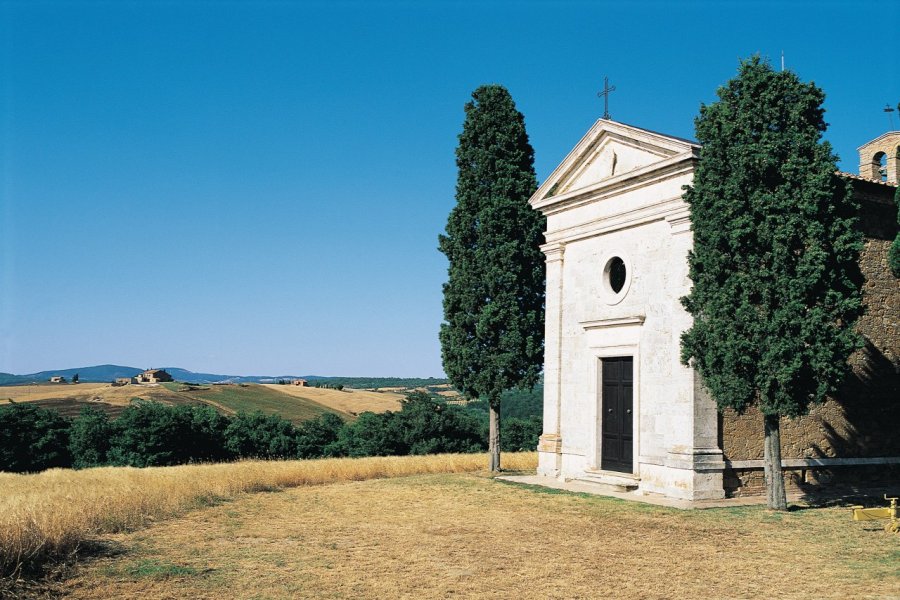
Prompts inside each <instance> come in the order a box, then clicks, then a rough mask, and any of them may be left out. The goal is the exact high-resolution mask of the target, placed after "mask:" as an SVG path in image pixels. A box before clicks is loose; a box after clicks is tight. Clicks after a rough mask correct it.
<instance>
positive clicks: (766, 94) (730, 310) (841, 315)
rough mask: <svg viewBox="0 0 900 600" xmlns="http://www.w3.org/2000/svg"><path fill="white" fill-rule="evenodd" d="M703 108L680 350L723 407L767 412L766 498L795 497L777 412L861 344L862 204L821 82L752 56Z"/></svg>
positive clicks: (823, 389)
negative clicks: (834, 134) (830, 138)
mask: <svg viewBox="0 0 900 600" xmlns="http://www.w3.org/2000/svg"><path fill="white" fill-rule="evenodd" d="M717 95H718V98H719V99H718V101H716V102H714V103H712V104H710V105H708V106H701V108H700V115H699V117H698V118H697V119H696V121H695V124H696V130H697V139H698V140H699V141H700V142H701V143H702V145H703V147H702V150H701V153H700V157H701V160H700V163H699V165H698V167H697V170H696V173H695V176H694V181H693V186H688V187H687V188H686V194H685V200H686V201H687V203H688V204H689V205H690V208H691V220H692V228H693V232H694V249H693V251H692V252H691V253H690V255H689V263H690V277H691V280H692V281H693V284H694V285H693V289H692V290H691V293H690V295H688V296H687V297H685V298H683V299H682V302H683V303H684V306H685V308H686V309H687V310H688V312H689V313H690V314H691V315H693V317H694V321H693V325H692V327H691V329H690V330H688V331H687V332H685V333H684V335H683V336H682V360H683V361H684V362H685V363H686V364H687V363H688V361H691V362H692V363H693V365H694V367H695V368H696V369H697V370H698V371H699V373H700V375H701V376H702V378H703V382H704V383H705V385H706V387H707V388H708V390H709V391H710V392H711V394H712V396H713V398H715V400H716V403H717V404H718V407H719V409H720V410H723V409H725V408H727V407H730V408H733V409H736V410H738V411H743V410H745V409H746V408H747V407H748V406H750V405H751V404H754V403H755V404H757V405H758V406H759V408H760V410H761V412H762V414H763V415H764V433H765V467H766V483H767V489H768V504H769V507H770V508H773V509H782V510H783V509H785V508H786V500H785V493H784V482H783V480H782V472H781V443H780V428H779V417H781V416H786V417H796V416H799V415H803V414H805V413H806V412H807V411H808V410H809V407H810V405H811V404H814V403H819V402H822V401H823V400H824V399H825V397H826V395H827V394H829V393H831V392H833V391H834V390H835V388H836V387H837V385H838V384H839V383H840V381H841V380H842V378H843V377H844V376H845V375H846V373H847V370H848V368H849V367H848V365H847V359H848V357H849V356H850V354H851V353H852V352H853V351H854V350H855V349H856V348H857V347H859V345H860V337H859V336H858V335H857V334H856V333H855V332H854V329H853V326H854V323H855V322H856V320H857V318H858V316H859V315H860V313H861V306H862V304H861V292H860V282H861V276H860V275H859V267H858V258H859V251H860V249H861V246H862V239H861V234H860V233H859V231H858V229H857V228H856V224H857V218H858V210H859V207H858V205H857V204H856V203H855V201H854V200H853V196H852V194H851V191H850V188H849V185H848V184H847V183H846V182H843V181H841V180H839V179H838V178H837V177H836V176H835V175H834V173H835V170H836V157H835V156H834V154H833V153H832V151H831V147H830V146H829V144H828V143H827V142H823V141H822V139H821V138H822V133H823V132H824V131H825V128H826V123H825V121H824V120H823V112H824V111H823V109H822V102H823V100H824V93H823V92H822V90H820V89H819V88H818V87H816V86H815V85H814V84H812V83H808V84H807V83H803V82H801V81H800V80H799V78H798V77H797V75H796V74H795V73H793V72H792V71H781V72H776V71H774V70H773V69H772V67H771V65H769V64H768V62H765V61H762V60H760V58H759V57H758V56H757V57H753V58H751V59H749V60H746V61H742V62H741V64H740V68H739V69H738V75H737V77H735V78H734V79H732V80H731V81H729V82H728V83H727V84H726V85H725V86H723V87H721V88H719V90H718V92H717Z"/></svg>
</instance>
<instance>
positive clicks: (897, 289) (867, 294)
mask: <svg viewBox="0 0 900 600" xmlns="http://www.w3.org/2000/svg"><path fill="white" fill-rule="evenodd" d="M852 183H853V188H854V192H855V193H856V195H857V197H858V198H859V199H860V200H861V204H862V218H861V220H860V221H861V222H860V226H861V229H862V231H863V235H864V238H865V246H864V248H863V251H862V253H861V255H860V270H861V271H862V275H863V277H864V284H863V300H864V303H865V307H866V312H865V314H864V315H863V316H862V317H861V318H860V320H859V322H858V330H859V332H860V333H861V334H862V335H863V337H864V340H865V347H863V348H862V349H860V350H859V351H857V352H856V353H855V354H854V355H853V356H852V357H851V359H850V364H851V366H852V368H853V372H852V374H851V376H850V377H849V378H848V379H847V381H846V382H844V384H843V385H842V387H841V389H840V390H839V392H838V393H837V394H835V398H831V399H828V400H827V401H826V402H825V403H824V404H822V405H820V406H817V407H814V408H813V409H812V410H811V411H810V413H809V414H808V415H806V416H803V417H799V418H797V419H782V421H781V443H782V459H783V460H786V461H787V462H788V463H789V466H788V467H786V469H785V482H786V484H787V486H788V488H789V489H798V488H799V489H807V488H808V486H810V485H817V484H824V483H868V482H872V483H875V482H878V481H885V480H887V481H894V482H897V481H898V475H900V468H898V465H894V466H889V465H878V464H875V465H829V466H826V467H819V466H809V465H796V464H795V466H790V459H815V458H826V459H832V458H838V459H852V458H867V459H870V458H880V457H900V430H898V429H900V419H898V418H897V417H898V412H900V280H898V279H896V278H895V277H894V276H893V274H892V273H891V271H890V268H889V267H888V261H887V257H888V249H889V248H890V245H891V242H892V241H893V239H894V236H895V235H896V233H897V220H896V214H897V213H896V210H897V209H896V208H895V206H894V203H893V194H894V188H893V187H891V186H886V185H883V184H877V183H870V182H865V181H860V180H852ZM719 446H720V448H722V451H723V453H724V455H725V460H726V461H728V464H731V465H732V466H731V467H730V468H728V469H726V472H725V474H724V486H725V489H726V492H727V493H728V494H729V495H748V494H755V493H761V492H762V490H763V489H764V488H765V481H764V479H763V472H762V466H761V465H756V464H753V465H752V466H751V465H747V463H748V462H749V461H761V460H762V458H763V419H762V415H761V413H760V412H759V410H758V409H757V408H755V407H753V408H751V409H749V410H747V411H746V412H745V413H744V414H742V415H738V414H737V413H735V412H734V411H731V410H729V411H726V412H725V413H723V414H721V415H720V416H719ZM794 462H795V463H797V462H799V461H794ZM807 462H808V461H807Z"/></svg>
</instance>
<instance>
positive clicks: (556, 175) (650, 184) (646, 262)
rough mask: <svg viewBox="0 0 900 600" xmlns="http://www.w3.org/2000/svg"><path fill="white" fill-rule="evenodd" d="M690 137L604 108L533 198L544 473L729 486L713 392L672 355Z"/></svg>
mask: <svg viewBox="0 0 900 600" xmlns="http://www.w3.org/2000/svg"><path fill="white" fill-rule="evenodd" d="M699 150H700V148H699V146H698V145H697V144H696V143H694V142H691V141H688V140H683V139H679V138H675V137H671V136H667V135H662V134H659V133H655V132H652V131H647V130H644V129H639V128H637V127H632V126H629V125H625V124H622V123H617V122H615V121H611V120H608V119H600V120H598V121H597V122H596V123H595V124H594V126H593V127H592V128H591V129H590V131H588V132H587V134H586V135H585V136H584V137H583V138H582V140H581V141H580V142H579V143H578V145H577V146H575V149H574V150H572V152H571V153H569V155H568V156H567V157H566V158H565V160H564V161H563V162H562V164H560V165H559V167H557V168H556V170H555V171H553V173H552V174H551V175H550V177H549V178H548V179H547V180H546V181H545V182H544V184H543V185H542V186H541V187H540V189H538V191H537V192H536V193H535V194H534V196H532V198H531V200H530V204H531V206H532V207H533V208H535V209H537V210H539V211H541V212H542V213H543V214H544V215H545V216H546V217H547V232H546V244H545V245H544V246H543V250H544V252H545V254H546V257H547V296H546V340H545V353H546V358H545V367H544V434H543V435H542V436H541V438H540V443H539V446H538V452H539V466H538V473H539V474H540V475H545V476H550V477H556V478H560V479H578V480H583V481H593V482H597V483H600V484H605V485H609V486H614V487H615V488H618V489H626V490H637V491H638V492H655V493H661V494H664V495H667V496H670V497H675V498H684V499H688V500H701V499H713V498H721V497H723V496H724V490H723V485H722V471H723V468H724V461H723V457H722V451H721V450H720V449H719V446H718V444H717V438H716V436H717V413H716V408H715V404H714V403H713V401H712V400H711V399H710V398H708V397H707V396H706V395H705V394H704V392H703V390H702V388H701V386H700V383H699V375H696V374H695V373H694V371H693V370H692V369H691V368H689V367H685V366H684V365H682V364H681V362H680V336H681V333H682V332H683V331H685V330H686V329H687V328H688V327H690V324H691V317H690V315H689V314H688V313H687V312H686V311H685V310H684V308H683V307H682V306H681V303H680V302H679V298H680V297H682V296H684V295H686V294H687V293H688V291H689V289H690V286H691V281H690V279H689V278H688V264H687V253H688V250H689V249H690V248H691V244H692V234H691V231H690V220H689V218H690V217H689V210H688V206H687V204H686V203H685V202H684V201H683V200H682V194H683V190H682V186H684V185H685V184H689V183H690V182H691V180H692V177H693V172H694V168H695V166H696V164H697V161H698V157H699Z"/></svg>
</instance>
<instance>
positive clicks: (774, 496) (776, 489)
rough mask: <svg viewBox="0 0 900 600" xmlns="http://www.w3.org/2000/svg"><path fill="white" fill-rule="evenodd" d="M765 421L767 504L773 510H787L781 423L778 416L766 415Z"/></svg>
mask: <svg viewBox="0 0 900 600" xmlns="http://www.w3.org/2000/svg"><path fill="white" fill-rule="evenodd" d="M764 419H765V421H764V427H765V431H766V441H765V454H764V462H765V465H766V503H767V505H768V507H769V509H771V510H787V497H786V496H785V493H784V476H783V475H782V471H781V421H780V420H779V417H778V415H765V417H764Z"/></svg>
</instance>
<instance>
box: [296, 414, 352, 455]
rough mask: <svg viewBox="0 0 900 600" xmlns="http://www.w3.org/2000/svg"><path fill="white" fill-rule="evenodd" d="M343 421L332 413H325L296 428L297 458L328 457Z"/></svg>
mask: <svg viewBox="0 0 900 600" xmlns="http://www.w3.org/2000/svg"><path fill="white" fill-rule="evenodd" d="M343 426H344V421H343V419H341V418H340V417H339V416H337V415H336V414H334V413H325V414H323V415H320V416H319V417H318V418H316V419H310V420H309V421H304V422H303V423H301V424H300V425H299V426H297V431H298V434H297V458H318V457H321V456H330V453H331V445H332V444H334V443H335V442H337V439H338V434H339V433H340V431H341V428H342V427H343Z"/></svg>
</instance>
